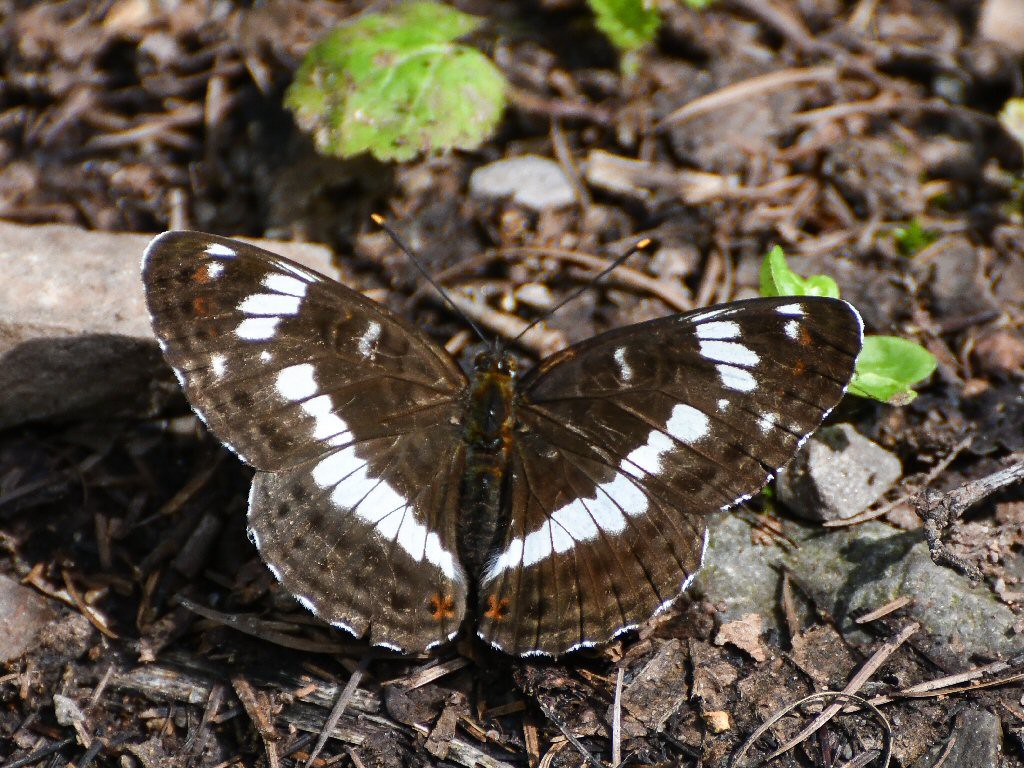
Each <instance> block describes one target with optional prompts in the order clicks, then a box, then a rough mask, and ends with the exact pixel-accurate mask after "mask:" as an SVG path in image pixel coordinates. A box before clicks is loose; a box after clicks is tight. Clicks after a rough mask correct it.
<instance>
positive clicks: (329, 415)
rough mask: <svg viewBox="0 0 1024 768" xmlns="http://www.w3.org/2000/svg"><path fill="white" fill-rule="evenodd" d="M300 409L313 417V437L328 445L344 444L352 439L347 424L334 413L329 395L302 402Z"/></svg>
mask: <svg viewBox="0 0 1024 768" xmlns="http://www.w3.org/2000/svg"><path fill="white" fill-rule="evenodd" d="M302 410H304V411H305V412H306V413H308V414H309V415H310V416H312V417H313V419H314V422H313V437H314V438H315V439H317V440H326V441H327V442H328V444H329V445H344V444H345V443H346V442H348V441H349V440H351V439H352V433H351V432H349V429H348V424H346V423H345V421H344V420H343V419H342V418H341V417H340V416H338V415H337V414H336V413H334V404H333V402H332V401H331V397H330V395H320V396H319V397H314V398H312V399H310V400H306V401H305V402H303V403H302Z"/></svg>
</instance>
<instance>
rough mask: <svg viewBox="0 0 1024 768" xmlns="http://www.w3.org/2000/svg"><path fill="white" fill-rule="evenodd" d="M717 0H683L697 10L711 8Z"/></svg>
mask: <svg viewBox="0 0 1024 768" xmlns="http://www.w3.org/2000/svg"><path fill="white" fill-rule="evenodd" d="M714 1H715V0H683V2H684V3H685V4H686V5H687V6H688V7H690V8H692V9H693V10H695V11H703V10H704V9H705V8H710V7H711V4H712V3H713V2H714Z"/></svg>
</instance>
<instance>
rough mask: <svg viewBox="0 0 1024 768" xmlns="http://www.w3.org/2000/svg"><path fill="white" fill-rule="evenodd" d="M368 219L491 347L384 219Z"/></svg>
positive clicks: (376, 216)
mask: <svg viewBox="0 0 1024 768" xmlns="http://www.w3.org/2000/svg"><path fill="white" fill-rule="evenodd" d="M370 218H371V219H373V223H374V224H376V225H377V226H378V227H380V228H381V229H383V230H384V231H385V232H386V233H387V235H388V237H390V238H391V241H392V242H393V243H394V244H395V245H397V246H398V248H399V250H400V251H401V252H402V253H404V254H405V255H406V256H408V257H409V261H411V262H412V263H413V266H414V267H416V269H417V270H419V273H420V274H421V275H423V277H424V278H425V279H426V281H427V282H428V283H430V284H431V285H432V286H433V288H434V290H435V291H437V292H438V293H439V294H440V295H441V298H442V299H444V300H445V301H446V302H448V305H449V306H450V307H451V308H452V309H453V310H455V314H457V315H458V316H459V317H461V318H462V319H463V320H464V321H465V322H466V325H468V326H469V327H470V328H472V329H473V332H474V333H475V334H476V335H477V336H479V337H480V340H481V341H482V342H483V343H484V344H487V345H489V346H493V344H492V342H491V341H490V340H489V339H488V338H487V337H486V336H484V332H483V331H482V330H480V326H479V325H477V324H476V323H474V322H473V319H472V318H471V317H470V316H469V315H467V314H466V313H465V312H463V311H462V310H461V309H460V308H459V305H458V304H456V303H455V301H454V300H453V299H452V297H451V296H450V295H449V294H448V292H447V291H446V290H445V289H444V288H442V287H441V285H440V284H439V283H438V282H437V281H436V280H435V279H434V278H433V277H431V276H430V273H429V272H427V269H426V267H424V266H423V263H422V262H421V261H420V260H419V257H418V256H417V255H416V254H415V253H413V252H412V250H411V249H410V248H409V247H408V246H407V245H406V244H405V243H403V242H402V239H401V238H400V237H399V236H398V233H397V232H395V230H393V229H392V228H391V227H390V226H389V225H388V223H387V221H385V219H384V217H383V216H381V215H380V214H379V213H371V214H370Z"/></svg>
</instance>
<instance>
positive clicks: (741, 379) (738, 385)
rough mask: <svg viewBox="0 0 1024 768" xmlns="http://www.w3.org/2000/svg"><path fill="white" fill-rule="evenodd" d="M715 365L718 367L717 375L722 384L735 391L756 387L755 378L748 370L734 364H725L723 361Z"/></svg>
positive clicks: (752, 389)
mask: <svg viewBox="0 0 1024 768" xmlns="http://www.w3.org/2000/svg"><path fill="white" fill-rule="evenodd" d="M715 367H716V368H717V369H718V375H719V376H720V377H721V379H722V386H724V387H727V388H729V389H734V390H736V391H737V392H753V391H754V390H755V389H757V380H756V379H755V378H754V377H753V376H752V375H751V374H750V371H745V370H743V369H742V368H737V367H736V366H735V365H726V364H725V363H720V364H719V365H716V366H715Z"/></svg>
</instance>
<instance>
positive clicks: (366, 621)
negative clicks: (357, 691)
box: [142, 232, 466, 650]
mask: <svg viewBox="0 0 1024 768" xmlns="http://www.w3.org/2000/svg"><path fill="white" fill-rule="evenodd" d="M142 274H143V282H144V284H145V288H146V300H147V304H148V306H149V311H150V314H151V315H152V319H153V329H154V331H155V333H156V336H157V339H158V340H159V341H160V345H161V348H162V349H163V351H164V355H165V357H166V358H167V361H168V362H169V363H170V365H171V367H172V368H173V369H174V371H175V373H176V374H177V375H178V378H179V380H180V381H181V384H182V387H183V389H184V390H185V394H186V396H187V397H188V399H189V401H190V402H191V403H192V406H193V408H195V410H196V412H197V413H198V414H199V415H200V416H201V417H202V418H203V420H204V421H205V422H206V423H207V424H208V425H209V427H210V429H211V431H212V432H213V433H214V434H215V435H217V437H219V438H220V439H221V440H222V441H223V442H224V443H225V444H226V445H227V446H229V447H230V448H232V449H233V450H234V451H236V452H237V453H238V455H239V456H240V457H241V458H242V459H244V460H245V461H246V462H248V463H249V464H252V465H253V466H254V467H256V468H257V469H258V470H264V472H260V473H258V474H257V476H256V479H255V481H254V482H253V490H252V494H251V497H250V509H249V525H250V532H251V535H252V538H253V540H254V541H255V542H256V545H257V547H258V548H259V550H260V553H261V554H262V555H263V557H264V559H265V560H266V561H267V564H268V565H269V566H270V568H271V570H273V571H274V573H275V574H276V575H277V576H278V578H279V579H280V580H281V581H282V583H283V584H284V586H285V587H286V588H288V589H289V590H290V591H292V592H293V593H294V594H295V595H296V596H297V598H298V599H299V600H300V601H301V602H303V604H304V605H306V606H307V607H309V608H310V609H311V610H313V611H315V612H316V613H317V614H318V615H320V616H321V617H323V618H324V619H326V620H328V621H330V622H332V623H335V624H336V625H338V626H342V627H344V628H346V629H348V630H350V631H352V632H354V633H355V634H357V635H361V634H364V633H366V632H367V631H369V633H370V637H371V639H372V640H373V641H374V642H375V643H378V644H382V645H390V646H396V647H401V648H403V649H407V650H422V649H423V648H425V647H427V646H428V645H430V644H432V643H435V642H437V641H439V640H442V639H447V638H448V637H449V636H450V635H451V634H452V633H453V632H454V630H455V629H457V627H458V625H459V621H460V620H461V618H462V615H463V613H464V610H465V608H464V597H465V577H464V575H463V570H462V567H461V565H460V564H459V562H458V559H457V556H456V553H455V547H456V533H455V526H456V523H457V500H456V498H455V495H456V493H457V488H456V489H455V490H453V487H454V486H457V481H458V478H460V477H461V474H462V460H463V456H462V451H461V447H460V446H458V445H457V443H458V442H459V441H458V433H457V431H456V427H455V426H453V423H454V422H455V421H457V418H456V417H457V416H458V414H459V412H460V405H459V403H460V402H461V400H460V397H461V394H462V392H463V390H464V388H465V386H466V380H465V377H464V375H463V374H462V372H461V370H460V369H459V368H458V366H457V365H455V363H454V361H452V359H451V358H450V357H449V356H448V355H447V354H446V353H445V352H444V351H443V350H441V349H440V348H438V347H437V346H436V345H435V344H434V343H433V342H431V341H430V339H428V338H427V337H426V336H425V335H424V334H422V333H421V332H419V331H418V330H416V329H415V328H413V327H411V326H410V325H408V324H407V323H405V322H403V321H401V320H400V319H398V318H397V317H395V316H394V315H392V314H391V313H390V312H388V311H387V310H386V309H385V308H384V307H382V306H380V305H379V304H376V303H375V302H372V301H370V300H369V299H366V298H365V297H363V296H361V295H359V294H358V293H356V292H355V291H352V290H349V289H348V288H345V287H344V286H342V285H340V284H338V283H336V282H334V281H332V280H329V279H327V278H325V277H323V276H322V275H319V274H317V273H315V272H312V271H310V270H308V269H306V268H305V267H302V266H300V265H298V264H295V263H293V262H291V261H289V260H287V259H284V258H282V257H280V256H277V255H275V254H272V253H269V252H267V251H264V250H261V249H259V248H256V247H254V246H251V245H248V244H245V243H241V242H238V241H235V240H228V239H225V238H220V237H216V236H214V235H207V234H203V233H198V232H168V233H165V234H163V235H161V236H159V237H157V238H156V239H155V240H154V241H153V242H152V244H151V245H150V246H149V248H148V249H147V250H146V255H145V257H144V260H143V268H142ZM439 466H440V467H443V468H444V470H445V471H450V472H452V473H453V474H452V476H451V477H452V478H454V480H452V481H451V482H449V480H450V479H451V478H449V477H447V476H446V477H442V478H440V479H438V477H437V472H438V467H439ZM435 603H436V604H437V605H436V606H435Z"/></svg>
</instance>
